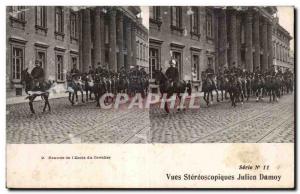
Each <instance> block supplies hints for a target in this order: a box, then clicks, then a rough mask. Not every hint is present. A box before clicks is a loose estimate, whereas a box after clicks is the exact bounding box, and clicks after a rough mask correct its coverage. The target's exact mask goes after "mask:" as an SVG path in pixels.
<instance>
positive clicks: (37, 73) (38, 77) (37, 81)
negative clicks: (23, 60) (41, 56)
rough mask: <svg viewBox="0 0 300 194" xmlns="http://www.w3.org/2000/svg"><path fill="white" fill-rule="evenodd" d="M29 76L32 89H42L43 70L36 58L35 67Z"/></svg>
mask: <svg viewBox="0 0 300 194" xmlns="http://www.w3.org/2000/svg"><path fill="white" fill-rule="evenodd" d="M31 76H32V78H33V83H34V86H35V87H34V90H38V89H40V90H43V82H44V78H45V77H44V76H45V74H44V70H43V68H42V67H41V62H40V61H38V60H36V61H35V67H34V68H33V69H32V71H31Z"/></svg>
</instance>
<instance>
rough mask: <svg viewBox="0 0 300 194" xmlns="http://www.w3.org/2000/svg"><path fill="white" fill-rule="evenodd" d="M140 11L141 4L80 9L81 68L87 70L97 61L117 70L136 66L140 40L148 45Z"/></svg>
mask: <svg viewBox="0 0 300 194" xmlns="http://www.w3.org/2000/svg"><path fill="white" fill-rule="evenodd" d="M140 12H141V9H140V7H138V6H123V7H111V6H110V7H92V8H85V9H80V10H79V11H78V14H79V18H82V20H81V21H79V26H80V27H79V29H81V31H80V32H79V34H80V36H79V45H80V46H79V48H80V51H79V54H80V56H82V57H80V69H81V70H82V71H87V70H88V67H89V66H92V67H95V66H96V65H97V63H98V62H100V64H102V65H106V66H107V67H108V68H109V69H111V70H113V71H115V72H117V71H118V70H119V69H120V68H121V67H125V68H126V69H129V68H130V66H135V65H137V61H138V62H139V61H140V60H139V58H137V48H138V47H137V41H139V42H141V40H143V44H145V42H147V36H148V33H147V29H146V28H145V27H144V26H143V25H142V23H141V18H139V17H138V15H139V14H140ZM141 37H142V38H141ZM139 63H140V62H139Z"/></svg>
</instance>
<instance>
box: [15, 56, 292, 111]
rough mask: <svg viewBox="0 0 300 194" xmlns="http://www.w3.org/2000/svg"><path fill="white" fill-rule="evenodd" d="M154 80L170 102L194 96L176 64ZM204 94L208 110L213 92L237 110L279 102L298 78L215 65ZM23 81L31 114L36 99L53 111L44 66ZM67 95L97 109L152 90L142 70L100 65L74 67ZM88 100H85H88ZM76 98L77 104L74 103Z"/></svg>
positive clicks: (24, 73)
mask: <svg viewBox="0 0 300 194" xmlns="http://www.w3.org/2000/svg"><path fill="white" fill-rule="evenodd" d="M153 78H154V79H155V82H156V84H157V85H158V86H159V90H160V94H162V95H163V94H166V98H167V99H168V98H170V97H171V96H173V95H174V94H176V97H177V99H179V101H180V100H181V98H182V95H181V94H182V93H188V95H191V93H192V89H191V88H192V84H191V82H190V81H189V82H186V81H184V80H180V79H179V72H178V69H177V68H176V61H175V60H170V67H168V69H167V70H166V72H165V73H163V72H162V69H160V70H156V71H154V72H153ZM201 78H202V92H203V93H204V95H203V99H204V101H205V103H206V104H207V106H209V105H210V104H212V102H213V92H214V91H215V93H216V95H217V101H218V102H219V101H220V99H219V95H221V100H222V101H223V100H224V98H225V100H226V99H227V98H228V94H229V98H230V102H231V104H232V106H233V107H235V106H236V105H237V103H239V102H240V103H241V104H242V103H244V102H245V101H248V100H249V98H250V97H251V96H255V97H256V101H257V102H258V101H260V100H262V99H263V98H264V97H265V96H269V101H270V102H271V101H278V99H279V98H280V97H281V96H282V95H283V94H288V93H291V92H293V88H294V75H293V73H292V72H291V71H289V70H286V71H285V72H281V71H280V70H278V71H275V69H274V68H270V69H269V70H268V71H261V70H260V69H259V68H256V69H255V71H254V72H248V71H246V70H242V69H240V68H238V67H235V64H234V65H233V66H232V68H229V69H227V68H225V69H224V70H223V71H221V69H219V71H218V72H217V73H215V72H214V70H213V69H212V67H211V65H210V64H209V65H208V68H207V69H206V70H205V71H204V72H203V74H202V76H201ZM21 79H22V80H21V81H22V83H23V84H24V86H25V92H26V93H27V94H28V96H27V97H26V99H29V106H30V110H31V113H35V111H34V108H33V101H34V100H35V99H36V97H38V96H41V98H42V99H43V100H44V102H45V104H44V108H43V111H45V110H46V108H47V107H48V110H49V111H50V103H49V95H50V92H49V91H50V90H51V88H52V87H53V85H55V82H54V81H50V80H45V79H44V71H43V69H42V67H41V64H40V62H38V61H37V62H36V67H35V68H34V69H33V70H32V71H31V73H29V72H28V69H25V70H23V71H22V75H21ZM66 79H67V92H68V93H69V98H68V99H69V101H70V103H71V104H72V105H74V104H75V103H76V102H77V101H78V92H80V93H81V101H82V102H83V103H84V102H85V101H88V100H92V95H93V96H94V99H95V101H96V106H100V103H99V100H100V98H101V97H102V96H103V95H104V94H106V93H111V94H113V96H114V97H115V96H116V94H117V93H125V94H128V95H129V96H134V95H135V94H137V93H140V94H141V96H142V97H146V96H147V94H148V88H149V76H148V74H147V73H146V72H145V70H144V69H143V68H142V69H139V68H138V66H136V67H134V68H132V69H130V70H126V69H125V68H121V69H120V71H119V72H118V73H115V72H112V71H110V70H108V69H106V68H104V67H103V66H101V65H100V64H98V65H97V68H96V69H93V68H92V67H89V71H88V72H86V73H80V72H79V70H78V69H77V68H76V66H74V67H73V68H72V70H71V71H70V72H68V73H67V76H66ZM84 96H85V100H84ZM114 97H111V96H107V97H106V98H105V99H104V103H106V104H107V103H112V102H113V101H114V100H115V99H114ZM74 98H76V102H75V101H74ZM164 108H165V110H166V112H169V107H168V104H167V103H165V104H164Z"/></svg>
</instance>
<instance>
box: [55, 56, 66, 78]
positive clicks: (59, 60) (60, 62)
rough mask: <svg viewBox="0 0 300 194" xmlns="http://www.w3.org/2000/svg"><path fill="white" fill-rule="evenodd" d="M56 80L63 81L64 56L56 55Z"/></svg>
mask: <svg viewBox="0 0 300 194" xmlns="http://www.w3.org/2000/svg"><path fill="white" fill-rule="evenodd" d="M56 80H57V81H64V56H63V55H62V54H56Z"/></svg>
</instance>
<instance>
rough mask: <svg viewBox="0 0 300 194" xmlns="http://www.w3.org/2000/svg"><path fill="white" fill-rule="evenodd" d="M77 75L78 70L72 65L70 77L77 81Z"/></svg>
mask: <svg viewBox="0 0 300 194" xmlns="http://www.w3.org/2000/svg"><path fill="white" fill-rule="evenodd" d="M79 74H80V72H79V70H78V69H77V66H76V64H73V68H72V69H71V75H72V77H73V78H74V79H75V80H77V79H78V78H79Z"/></svg>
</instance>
